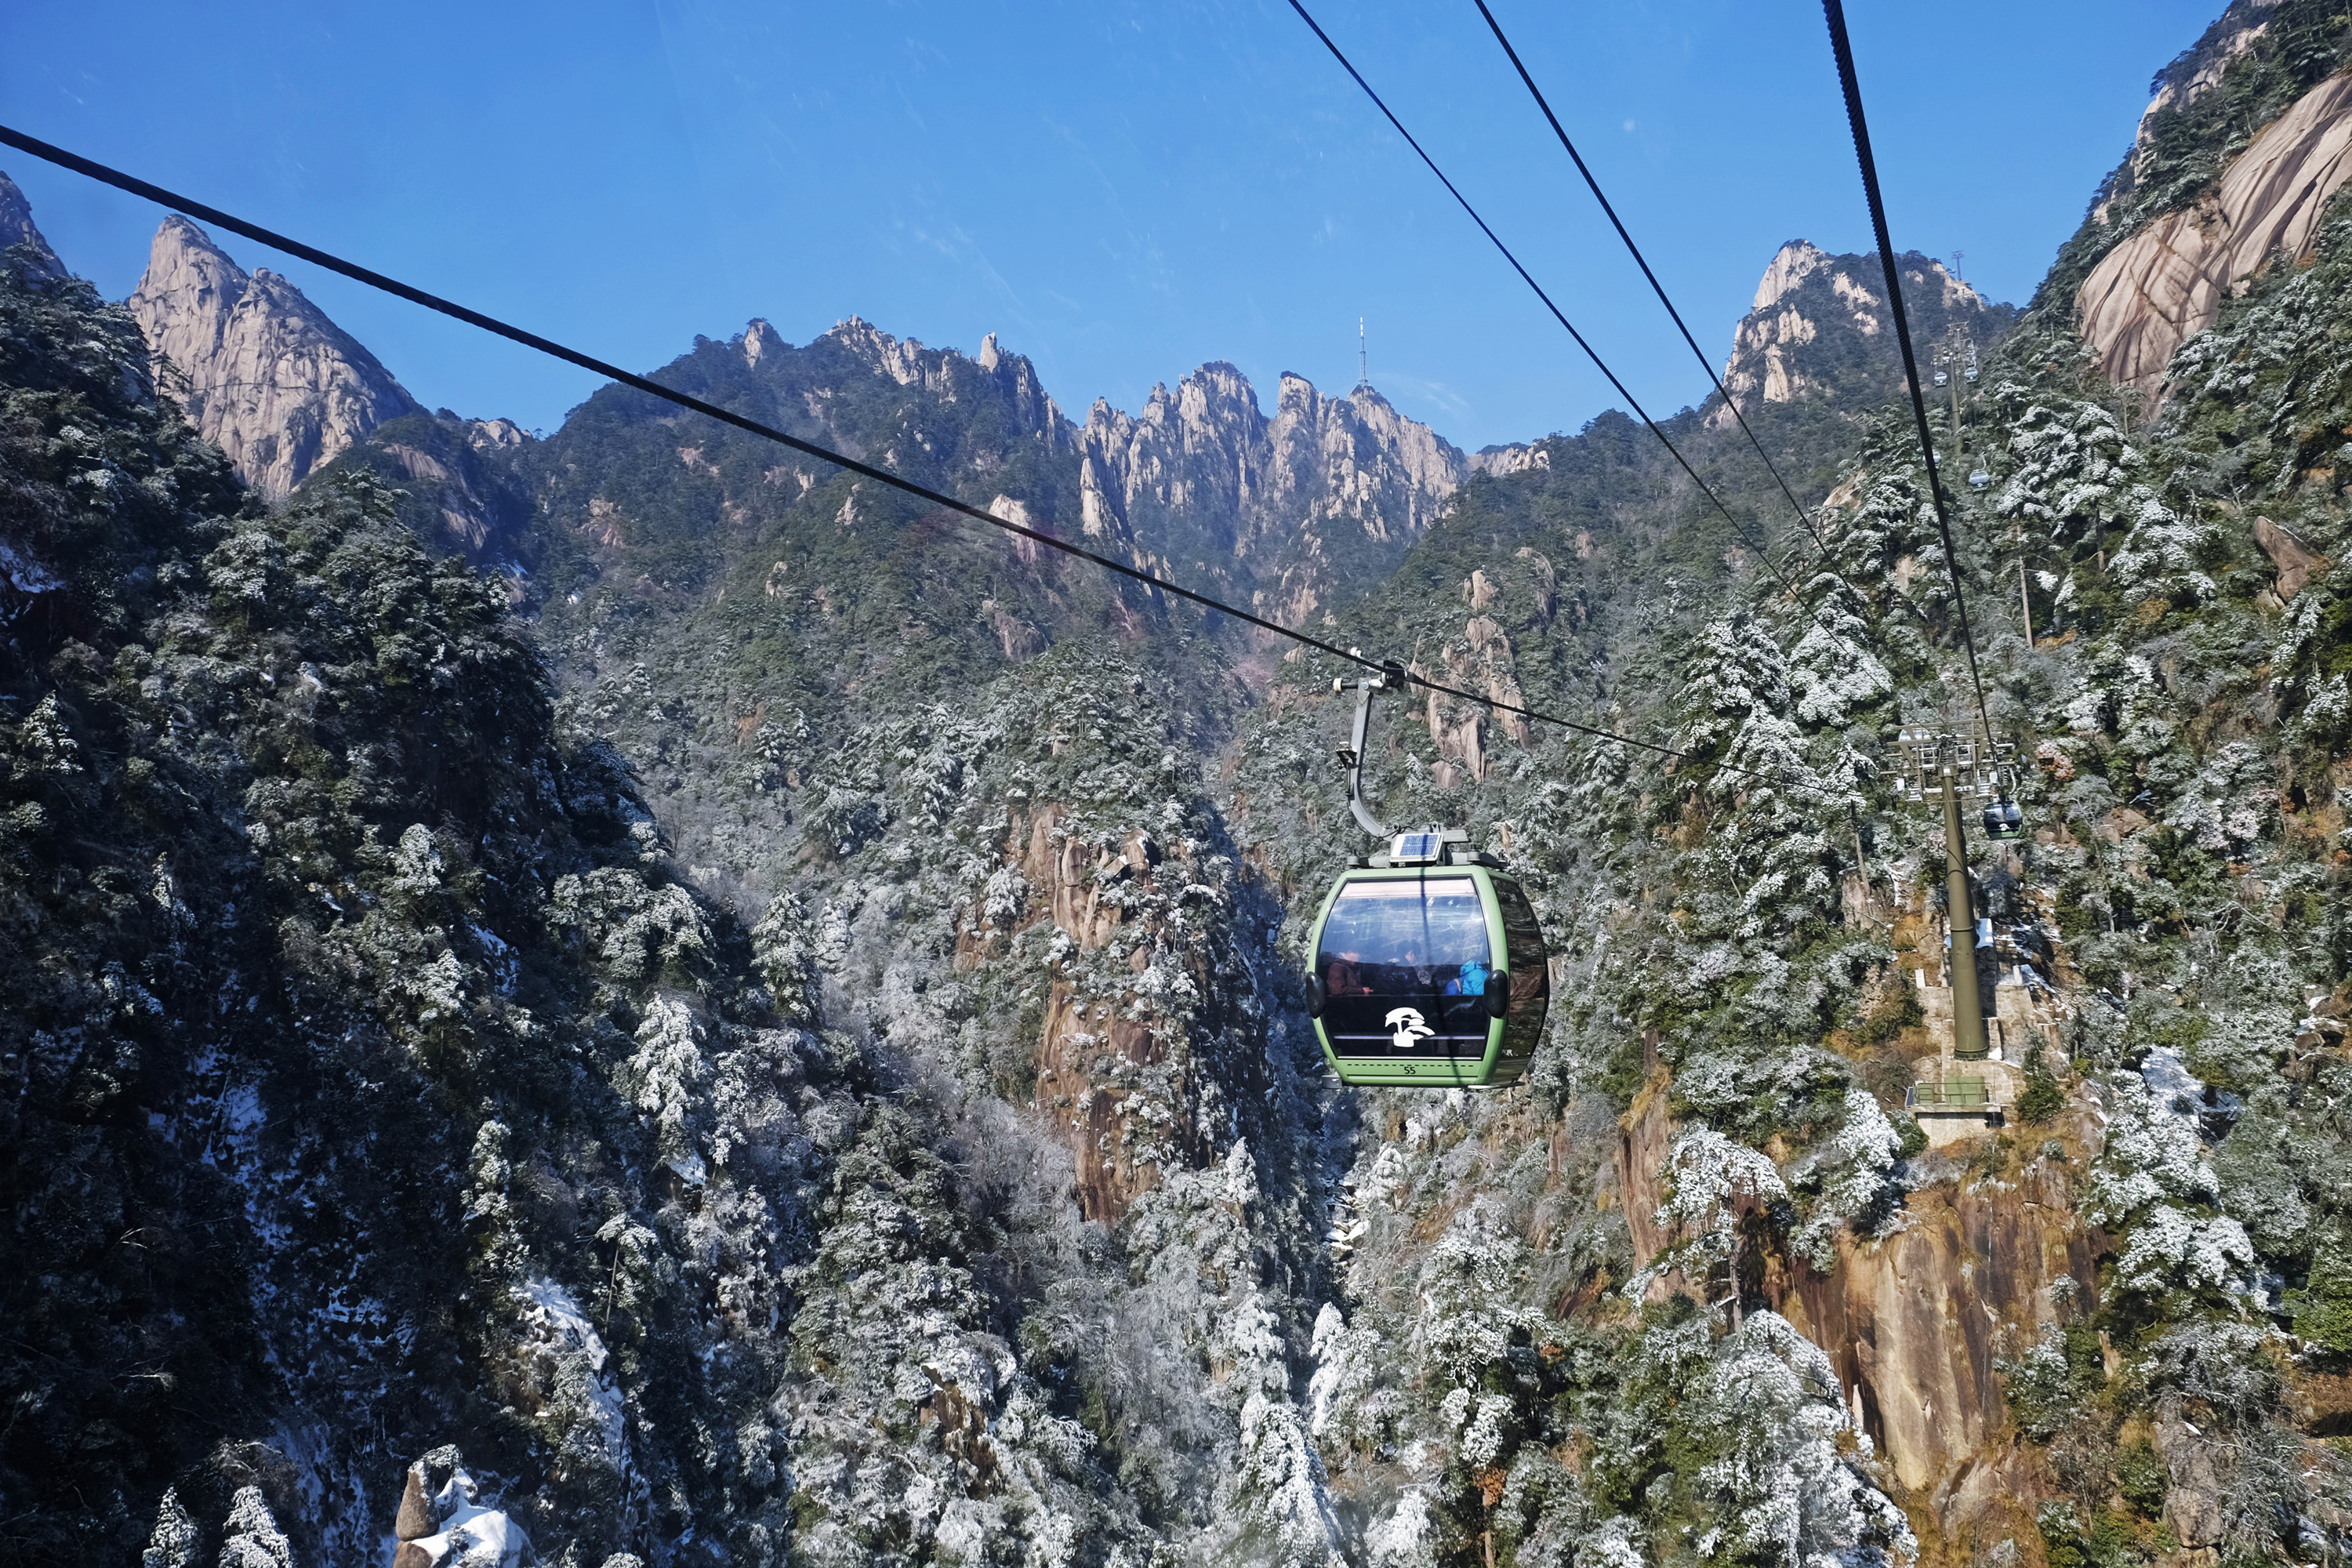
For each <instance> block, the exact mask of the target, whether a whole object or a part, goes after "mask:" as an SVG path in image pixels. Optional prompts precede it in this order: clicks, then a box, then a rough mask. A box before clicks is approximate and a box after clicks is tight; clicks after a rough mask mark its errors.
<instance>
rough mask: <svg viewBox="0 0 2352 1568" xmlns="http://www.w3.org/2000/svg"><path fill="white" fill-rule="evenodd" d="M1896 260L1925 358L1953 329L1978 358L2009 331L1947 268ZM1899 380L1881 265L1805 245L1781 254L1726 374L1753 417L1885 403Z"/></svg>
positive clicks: (1719, 424)
mask: <svg viewBox="0 0 2352 1568" xmlns="http://www.w3.org/2000/svg"><path fill="white" fill-rule="evenodd" d="M1899 259H1900V266H1901V271H1902V276H1903V306H1904V310H1905V311H1906V313H1907V314H1908V316H1909V317H1910V321H1911V336H1912V342H1913V343H1914V345H1915V346H1916V349H1917V352H1918V353H1920V354H1921V355H1923V356H1924V355H1926V354H1927V353H1928V352H1929V346H1930V345H1931V344H1933V343H1935V342H1937V341H1938V340H1939V339H1941V338H1942V337H1943V336H1944V334H1945V333H1946V332H1947V331H1949V330H1950V329H1952V328H1954V327H1956V326H1957V327H1959V328H1961V329H1963V330H1964V331H1967V332H1968V333H1969V335H1970V336H1971V337H1972V338H1973V339H1974V341H1975V342H1976V344H1977V347H1978V349H1979V352H1980V353H1981V352H1982V351H1983V350H1984V349H1986V348H1989V347H1990V345H1991V344H1992V342H1994V341H1996V340H1997V339H1998V338H1999V337H2000V335H2001V334H2002V333H2003V332H2005V331H2008V330H2009V324H2010V321H2011V319H2012V318H2013V316H2014V314H2015V312H2014V311H2013V310H2011V309H2010V307H2008V306H2006V305H1990V304H1988V303H1987V302H1986V300H1984V298H1983V296H1981V295H1979V293H1978V292H1977V291H1976V290H1975V289H1971V288H1969V286H1968V285H1967V284H1966V283H1964V282H1962V281H1961V280H1960V279H1958V278H1955V277H1953V276H1952V274H1951V273H1950V271H1949V270H1948V269H1947V268H1945V266H1944V264H1943V263H1942V262H1940V261H1937V260H1935V259H1933V258H1930V257H1926V256H1922V255H1920V254H1919V253H1918V252H1916V251H1911V252H1906V254H1905V255H1904V256H1903V257H1901V258H1899ZM1925 368H1926V367H1925V366H1923V367H1922V373H1923V374H1924V373H1925ZM1902 377H1903V365H1902V358H1901V351H1900V350H1899V349H1898V348H1897V347H1896V346H1895V331H1894V315H1893V312H1891V311H1890V310H1888V309H1887V305H1886V282H1885V269H1884V268H1882V267H1881V266H1880V265H1879V261H1878V258H1877V256H1876V255H1875V254H1872V255H1868V256H1851V255H1849V256H1832V255H1830V254H1829V253H1828V252H1827V251H1825V250H1822V248H1821V247H1819V246H1816V245H1813V244H1812V243H1811V242H1810V241H1807V240H1802V239H1792V240H1790V242H1789V243H1788V244H1786V245H1784V246H1782V247H1780V253H1779V254H1778V255H1776V256H1774V257H1773V258H1772V263H1771V265H1770V266H1769V267H1767V268H1765V269H1764V277H1763V280H1762V281H1761V282H1759V284H1758V285H1757V286H1756V300H1755V303H1754V304H1753V305H1752V306H1751V307H1749V309H1748V314H1747V316H1746V317H1745V318H1743V319H1742V320H1741V321H1740V323H1739V327H1738V331H1737V332H1736V333H1735V334H1734V335H1733V338H1732V345H1731V358H1730V360H1729V361H1728V362H1727V363H1726V364H1725V365H1724V368H1723V384H1724V387H1725V389H1726V390H1727V391H1728V392H1729V393H1730V394H1731V397H1732V400H1733V401H1734V402H1735V403H1737V404H1738V405H1739V411H1740V412H1741V413H1742V414H1747V415H1753V414H1754V413H1755V411H1756V410H1757V409H1758V408H1759V406H1761V405H1765V404H1770V403H1798V402H1802V401H1806V400H1809V399H1815V398H1832V397H1835V398H1844V399H1848V400H1851V401H1854V402H1874V401H1879V400H1882V399H1885V398H1886V397H1891V396H1893V395H1895V392H1896V391H1897V390H1898V389H1899V388H1900V386H1901V384H1902ZM1731 423H1732V419H1731V413H1730V410H1729V409H1727V408H1724V407H1721V406H1718V407H1717V409H1716V410H1715V411H1714V413H1713V414H1711V415H1710V416H1708V424H1709V425H1710V426H1713V427H1715V428H1717V429H1724V428H1727V427H1728V426H1730V425H1731Z"/></svg>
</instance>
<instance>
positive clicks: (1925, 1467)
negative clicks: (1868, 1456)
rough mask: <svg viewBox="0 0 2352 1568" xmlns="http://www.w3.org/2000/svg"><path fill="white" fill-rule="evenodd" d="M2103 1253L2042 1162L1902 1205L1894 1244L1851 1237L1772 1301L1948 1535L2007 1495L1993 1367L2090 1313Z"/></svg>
mask: <svg viewBox="0 0 2352 1568" xmlns="http://www.w3.org/2000/svg"><path fill="white" fill-rule="evenodd" d="M2085 1130H2086V1131H2087V1128H2086V1129H2085ZM2104 1252H2105V1238H2104V1237H2101V1236H2100V1235H2099V1234H2098V1233H2097V1232H2096V1231H2095V1230H2093V1229H2091V1228H2090V1227H2088V1226H2085V1225H2084V1224H2083V1223H2082V1222H2081V1221H2080V1220H2079V1219H2077V1218H2076V1217H2075V1193H2074V1179H2073V1176H2072V1175H2071V1173H2070V1171H2069V1167H2068V1166H2067V1165H2066V1164H2065V1163H2063V1162H2061V1161H2056V1160H2050V1159H2037V1160H2033V1161H2031V1162H2029V1163H2027V1164H2026V1166H2025V1167H2024V1169H2023V1170H2022V1171H2021V1172H2020V1173H2018V1174H2017V1175H2016V1176H2015V1177H2013V1178H2012V1179H2010V1180H2007V1181H1981V1182H1948V1183H1944V1184H1938V1185H1937V1186H1934V1187H1929V1188H1926V1189H1922V1190H1918V1191H1915V1192H1913V1193H1911V1194H1909V1196H1908V1197H1907V1199H1906V1203H1905V1223H1904V1224H1903V1226H1902V1228H1901V1229H1900V1230H1898V1231H1897V1232H1896V1233H1895V1235H1892V1236H1889V1237H1885V1239H1883V1240H1878V1241H1871V1242H1864V1243H1859V1244H1856V1243H1853V1242H1852V1241H1851V1240H1848V1241H1846V1242H1844V1243H1843V1244H1842V1245H1841V1247H1840V1248H1839V1254H1840V1255H1839V1258H1838V1265H1837V1268H1836V1269H1835V1270H1834V1271H1833V1272H1832V1273H1830V1274H1828V1275H1821V1274H1816V1273H1814V1272H1812V1271H1811V1269H1810V1268H1804V1267H1802V1266H1799V1268H1797V1269H1796V1271H1795V1272H1794V1273H1793V1274H1792V1275H1790V1276H1786V1277H1780V1276H1775V1277H1774V1278H1773V1279H1771V1280H1769V1282H1768V1294H1769V1296H1770V1297H1771V1298H1772V1305H1773V1306H1774V1308H1775V1309H1776V1310H1779V1311H1780V1313H1781V1314H1782V1315H1783V1316H1785V1317H1787V1318H1788V1319H1789V1320H1790V1321H1791V1322H1794V1323H1796V1324H1797V1326H1798V1327H1799V1328H1800V1329H1801V1330H1802V1331H1804V1333H1805V1335H1806V1337H1807V1338H1809V1339H1811V1341H1812V1342H1814V1343H1815V1344H1817V1345H1820V1346H1821V1347H1822V1349H1823V1350H1825V1351H1826V1352H1828V1353H1829V1355H1830V1359H1831V1360H1832V1363H1835V1364H1836V1366H1837V1369H1838V1374H1839V1380H1840V1381H1841V1382H1843V1384H1845V1385H1846V1388H1847V1390H1848V1399H1849V1402H1850V1403H1852V1404H1853V1405H1855V1406H1857V1407H1858V1408H1857V1413H1858V1415H1860V1417H1861V1422H1862V1426H1863V1428H1864V1430H1865V1431H1866V1432H1868V1433H1869V1435H1870V1437H1871V1440H1872V1441H1873V1442H1874V1443H1875V1444H1876V1445H1877V1446H1878V1449H1879V1451H1880V1452H1881V1453H1882V1454H1884V1455H1885V1458H1886V1462H1887V1463H1888V1465H1889V1466H1891V1467H1892V1468H1893V1469H1894V1471H1895V1476H1896V1478H1897V1479H1899V1480H1901V1481H1902V1482H1903V1484H1904V1485H1905V1486H1906V1487H1908V1488H1911V1489H1913V1490H1915V1491H1917V1492H1922V1493H1926V1494H1927V1495H1928V1496H1929V1497H1930V1498H1931V1499H1932V1500H1934V1502H1935V1504H1936V1506H1937V1510H1938V1512H1940V1513H1942V1514H1943V1515H1944V1518H1945V1522H1946V1524H1947V1526H1948V1527H1949V1526H1951V1525H1954V1524H1958V1523H1960V1522H1962V1521H1967V1520H1972V1519H1980V1518H1983V1517H1985V1516H1986V1515H1987V1514H1990V1513H1992V1512H1996V1511H1998V1510H1999V1507H2000V1503H2001V1500H2002V1499H2001V1494H2002V1493H2003V1492H2004V1491H2005V1490H2007V1489H2008V1487H2007V1485H2006V1483H2005V1482H2004V1481H2003V1480H2002V1479H2000V1478H2001V1477H2002V1476H2003V1475H2004V1474H2005V1472H2004V1470H2003V1465H2004V1454H2005V1450H2004V1448H2003V1447H2002V1446H2001V1445H2000V1444H1999V1443H1998V1442H1997V1441H1996V1439H1997V1438H1999V1437H2000V1435H2001V1428H2002V1426H2004V1424H2005V1422H2006V1420H2007V1415H2006V1409H2005V1406H2004V1404H2003V1400H2002V1394H2001V1385H2000V1379H1999V1375H1998V1373H1999V1370H2000V1369H1999V1363H2000V1362H2002V1361H2005V1360H2011V1359H2014V1358H2015V1357H2017V1356H2019V1355H2021V1354H2022V1353H2023V1352H2025V1351H2026V1350H2028V1349H2029V1348H2031V1347H2032V1344H2033V1342H2034V1339H2035V1336H2036V1334H2037V1333H2038V1332H2039V1331H2040V1328H2041V1326H2042V1324H2045V1323H2051V1322H2055V1321H2060V1320H2061V1319H2062V1317H2063V1318H2071V1317H2073V1316H2075V1315H2077V1314H2078V1313H2079V1312H2081V1311H2083V1310H2087V1308H2088V1306H2089V1304H2090V1303H2089V1301H2088V1300H2087V1298H2088V1295H2089V1292H2090V1290H2091V1289H2092V1286H2093V1284H2094V1282H2095V1280H2096V1279H2097V1278H2098V1272H2097V1268H2098V1260H2099V1258H2100V1257H2101V1256H2102V1255H2103V1254H2104Z"/></svg>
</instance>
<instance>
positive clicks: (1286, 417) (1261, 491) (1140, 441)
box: [1082, 362, 1527, 624]
mask: <svg viewBox="0 0 2352 1568" xmlns="http://www.w3.org/2000/svg"><path fill="white" fill-rule="evenodd" d="M1082 440H1083V443H1084V451H1085V464H1086V471H1085V477H1084V481H1083V482H1084V484H1085V487H1086V493H1087V518H1088V525H1089V527H1090V528H1091V527H1092V526H1093V524H1094V520H1095V519H1096V518H1097V515H1098V513H1099V514H1101V515H1105V516H1107V515H1108V514H1109V513H1110V512H1112V511H1116V512H1117V514H1118V516H1120V517H1121V518H1123V519H1124V520H1125V521H1126V522H1127V523H1128V525H1129V527H1130V528H1132V529H1133V530H1134V531H1135V532H1136V534H1137V536H1138V537H1139V539H1142V540H1146V541H1149V542H1150V543H1151V548H1152V550H1153V551H1154V552H1155V553H1157V554H1159V555H1161V556H1163V557H1164V558H1167V559H1169V560H1171V561H1172V562H1174V563H1176V564H1177V566H1178V568H1179V569H1180V570H1181V571H1184V572H1187V573H1191V574H1206V575H1207V576H1208V577H1209V578H1210V579H1211V580H1212V581H1214V582H1216V583H1217V584H1219V585H1220V587H1222V588H1223V589H1224V590H1225V591H1227V592H1238V593H1244V594H1246V595H1248V597H1249V599H1250V601H1251V603H1252V605H1253V607H1254V608H1255V609H1257V610H1258V612H1259V613H1260V614H1262V615H1266V616H1270V617H1272V618H1275V619H1279V620H1285V621H1287V622H1289V623H1291V624H1297V623H1298V622H1302V621H1306V620H1308V619H1311V618H1312V617H1313V616H1316V615H1317V614H1318V613H1319V612H1322V611H1325V610H1328V609H1329V608H1331V607H1332V606H1333V605H1335V604H1337V603H1339V601H1340V600H1341V599H1343V598H1345V597H1347V596H1349V595H1351V594H1352V593H1353V592H1354V591H1356V590H1357V589H1359V588H1360V586H1362V585H1363V584H1367V583H1369V582H1371V581H1374V580H1377V579H1378V578H1379V577H1380V576H1381V575H1383V574H1386V573H1387V572H1388V571H1389V570H1390V569H1391V567H1393V566H1394V564H1395V563H1396V562H1397V561H1398V560H1399V559H1401V558H1402V555H1403V554H1404V552H1405V551H1406V550H1408V549H1410V548H1411V547H1412V542H1414V541H1415V540H1417V539H1419V538H1420V537H1421V536H1422V534H1423V533H1424V532H1426V531H1428V529H1429V526H1430V524H1431V523H1433V521H1436V520H1437V518H1438V517H1439V516H1440V515H1441V514H1442V513H1443V512H1444V509H1445V506H1446V504H1447V502H1448V501H1449V500H1451V499H1452V497H1453V494H1454V490H1455V489H1458V488H1459V487H1460V486H1461V484H1462V481H1463V480H1464V479H1466V478H1468V476H1469V474H1470V472H1471V469H1472V464H1471V460H1470V459H1469V458H1465V457H1464V456H1463V454H1462V453H1461V451H1460V450H1458V449H1457V448H1456V447H1454V446H1453V445H1452V444H1451V443H1449V442H1447V441H1446V440H1444V438H1443V437H1439V436H1438V435H1437V434H1436V433H1435V432H1434V431H1433V430H1431V429H1430V427H1429V426H1426V425H1423V424H1421V423H1420V422H1418V421H1416V420H1412V419H1408V418H1406V417H1405V416H1403V415H1402V414H1400V413H1398V412H1397V410H1396V409H1395V408H1394V407H1393V406H1392V405H1391V404H1390V403H1389V401H1388V399H1386V398H1385V397H1382V396H1381V395H1380V394H1379V393H1378V392H1377V391H1375V390H1374V389H1373V388H1371V387H1370V386H1369V385H1362V386H1358V387H1356V388H1355V389H1354V390H1353V391H1351V392H1350V393H1349V394H1348V395H1347V396H1345V397H1326V396H1324V395H1322V394H1320V393H1319V392H1318V391H1317V390H1316V388H1315V386H1314V384H1312V383H1311V382H1309V381H1307V379H1306V378H1305V377H1304V376H1299V375H1293V374H1288V373H1285V374H1284V375H1283V377H1282V379H1281V382H1280V384H1279V385H1278V386H1277V388H1276V398H1275V413H1274V416H1273V417H1272V418H1268V417H1266V416H1265V414H1264V413H1263V412H1262V411H1261V410H1260V409H1259V407H1258V403H1257V395H1256V392H1255V390H1254V389H1253V388H1252V387H1251V385H1250V384H1249V381H1248V379H1247V378H1246V377H1244V375H1243V374H1242V373H1241V372H1240V371H1239V370H1237V369H1235V368H1234V366H1232V365H1230V364H1226V363H1222V362H1216V363H1209V364H1204V365H1202V367H1201V368H1200V369H1198V370H1196V371H1194V372H1193V373H1192V374H1190V375H1188V376H1186V377H1184V378H1183V380H1181V382H1179V383H1178V384H1177V385H1176V387H1175V388H1174V390H1172V391H1171V389H1170V388H1169V387H1167V386H1166V385H1164V384H1162V385H1160V386H1155V387H1153V388H1152V390H1151V396H1150V399H1149V400H1148V401H1147V402H1146V403H1145V404H1144V406H1143V408H1142V411H1141V412H1140V413H1138V414H1134V415H1129V414H1126V413H1122V412H1120V411H1118V410H1117V409H1114V408H1112V407H1111V406H1110V405H1109V404H1108V403H1105V402H1099V401H1098V402H1097V403H1096V404H1095V405H1094V407H1093V408H1092V410H1090V411H1089V412H1088V414H1087V423H1086V426H1085V429H1084V431H1083V433H1082ZM1511 450H1516V451H1518V452H1522V453H1523V452H1525V451H1526V450H1527V449H1526V448H1523V447H1522V448H1513V449H1511ZM1521 466H1526V465H1525V464H1522V465H1521Z"/></svg>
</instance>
